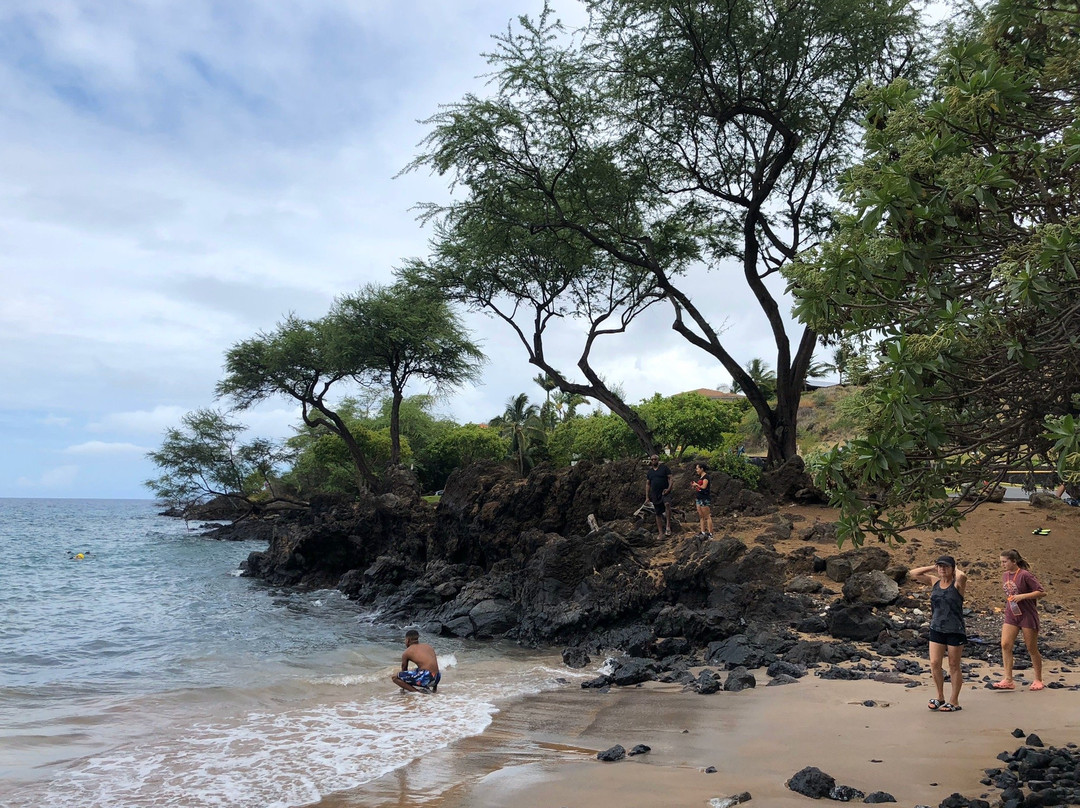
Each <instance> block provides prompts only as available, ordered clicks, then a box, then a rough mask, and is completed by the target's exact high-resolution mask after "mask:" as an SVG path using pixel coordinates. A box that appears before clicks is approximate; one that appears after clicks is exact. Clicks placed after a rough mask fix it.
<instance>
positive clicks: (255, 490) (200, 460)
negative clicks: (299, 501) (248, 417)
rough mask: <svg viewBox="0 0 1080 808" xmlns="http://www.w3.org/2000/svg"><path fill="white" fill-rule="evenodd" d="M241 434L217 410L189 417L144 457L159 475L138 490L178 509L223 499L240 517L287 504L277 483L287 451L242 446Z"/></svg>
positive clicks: (270, 445) (261, 443)
mask: <svg viewBox="0 0 1080 808" xmlns="http://www.w3.org/2000/svg"><path fill="white" fill-rule="evenodd" d="M246 431H247V427H246V426H244V425H243V424H238V423H236V422H234V421H230V420H229V419H228V418H227V417H226V416H225V415H223V414H222V413H221V412H218V411H217V410H210V409H202V410H195V411H194V412H189V413H188V414H187V415H185V416H184V417H183V418H181V419H180V426H179V427H170V428H169V429H167V430H166V431H165V440H164V441H163V442H162V444H161V448H159V449H157V450H156V451H153V452H149V453H147V457H148V458H150V460H151V461H153V463H154V465H155V466H157V467H158V468H159V469H161V470H162V472H163V473H162V474H161V476H160V477H157V478H155V479H153V480H147V481H146V482H145V483H144V485H145V486H146V487H147V488H149V489H150V490H151V491H153V493H154V496H156V497H157V498H158V499H160V500H162V501H163V502H168V503H170V504H172V505H174V506H176V507H180V508H187V507H189V506H191V505H196V504H199V503H202V502H206V501H208V500H210V499H214V498H217V497H225V498H227V499H229V500H231V501H232V502H233V503H235V504H236V506H237V509H238V510H240V511H241V512H242V513H243V514H244V515H245V516H246V515H247V514H249V513H251V512H252V511H254V510H256V509H257V508H258V507H260V506H261V505H263V504H266V503H268V502H278V501H288V502H293V500H291V499H290V498H288V497H286V496H284V495H283V493H282V492H281V491H280V486H279V485H278V482H277V471H278V469H280V468H281V467H282V466H283V465H284V464H285V463H287V462H288V461H289V460H290V459H291V457H292V452H291V451H290V450H289V449H288V448H284V447H282V446H280V445H278V444H277V443H275V442H273V441H269V440H266V439H263V438H256V439H254V440H251V441H248V442H247V443H242V442H241V441H240V437H241V435H243V433H244V432H246Z"/></svg>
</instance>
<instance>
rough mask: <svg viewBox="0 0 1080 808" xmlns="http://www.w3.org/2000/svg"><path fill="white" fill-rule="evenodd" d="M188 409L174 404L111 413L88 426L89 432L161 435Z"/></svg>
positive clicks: (177, 421)
mask: <svg viewBox="0 0 1080 808" xmlns="http://www.w3.org/2000/svg"><path fill="white" fill-rule="evenodd" d="M188 412H189V410H188V409H186V408H184V407H181V406H177V405H174V404H162V405H159V406H157V407H154V408H153V409H152V410H136V411H134V412H113V413H109V414H108V415H106V416H104V417H103V418H101V419H100V420H98V421H95V422H94V423H92V424H90V425H89V426H88V427H87V429H89V430H90V431H91V432H135V433H139V434H144V435H145V434H161V433H163V432H164V431H165V430H166V429H167V428H168V427H171V426H176V425H178V424H179V423H180V419H181V418H182V417H184V416H185V415H186V414H187V413H188Z"/></svg>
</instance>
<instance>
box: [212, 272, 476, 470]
mask: <svg viewBox="0 0 1080 808" xmlns="http://www.w3.org/2000/svg"><path fill="white" fill-rule="evenodd" d="M482 359H483V354H482V353H481V352H480V349H479V348H477V346H476V345H474V344H473V343H472V342H471V341H470V340H469V339H468V336H467V333H466V332H465V330H464V329H463V327H462V325H461V323H460V321H459V320H458V318H457V317H456V315H455V314H454V313H453V312H452V311H451V309H450V308H449V306H448V304H447V302H446V300H445V299H444V298H441V297H439V296H437V295H436V294H434V293H433V291H432V290H430V289H428V288H423V289H421V288H416V287H412V286H409V285H407V284H396V285H394V286H377V285H368V286H365V287H363V288H362V289H361V290H360V291H359V292H357V293H356V294H354V295H348V296H345V297H342V298H340V299H339V300H338V301H337V302H336V303H335V305H334V307H333V310H332V311H331V312H330V313H329V314H328V315H327V316H325V317H323V318H321V319H320V320H316V321H306V320H302V319H300V318H297V317H295V316H290V317H288V318H286V319H285V321H284V322H282V323H281V324H279V325H278V327H277V328H276V329H275V330H274V331H271V332H269V333H260V334H259V335H257V336H256V337H254V338H252V339H249V340H244V341H242V342H239V343H237V344H236V345H234V346H233V347H232V348H231V349H230V350H229V351H228V352H227V353H226V356H225V370H226V375H225V378H224V379H222V381H221V382H220V383H219V384H218V387H217V391H218V395H220V396H228V397H229V398H231V399H232V400H233V401H234V402H235V403H236V406H237V407H238V408H239V409H246V408H248V407H250V406H252V405H254V404H256V403H257V402H260V401H263V400H265V399H268V398H271V397H273V396H284V397H286V398H290V399H293V400H294V401H297V402H298V403H299V404H300V407H301V415H302V417H303V421H304V424H305V425H306V426H308V427H311V428H322V429H325V430H327V431H328V432H330V433H332V434H334V435H337V436H338V437H339V438H341V440H342V441H344V443H345V446H346V448H347V449H348V452H349V456H350V457H351V458H352V461H353V463H354V465H355V466H356V470H357V484H358V486H359V487H360V488H361V489H366V488H372V487H375V486H376V485H377V483H378V477H377V475H376V474H375V471H374V470H373V469H372V467H371V463H370V460H369V458H368V454H367V453H366V452H365V450H364V447H363V445H362V442H361V441H360V440H358V438H357V436H356V435H355V434H354V429H353V428H351V427H350V425H349V421H348V419H347V418H345V417H344V416H343V414H342V413H340V412H339V411H338V408H337V404H336V403H335V401H339V400H340V397H341V392H342V391H341V389H340V388H341V387H342V385H344V384H347V383H351V384H354V385H360V386H362V387H367V388H378V389H382V390H385V389H388V390H389V391H390V397H391V406H390V441H391V448H390V462H391V463H392V464H397V463H398V462H400V459H401V429H400V409H401V402H402V400H403V398H404V390H405V386H406V385H407V384H408V383H409V382H410V381H411V380H413V379H422V380H423V381H425V382H427V383H428V384H429V385H430V386H431V387H432V388H433V389H434V390H435V391H437V392H442V391H445V390H447V389H449V388H452V387H454V386H456V385H458V384H462V383H464V382H465V381H467V380H469V379H472V378H474V377H475V375H476V373H477V372H478V368H479V364H480V362H481V361H482ZM335 397H336V398H335Z"/></svg>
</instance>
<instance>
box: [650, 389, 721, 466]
mask: <svg viewBox="0 0 1080 808" xmlns="http://www.w3.org/2000/svg"><path fill="white" fill-rule="evenodd" d="M638 410H639V411H640V412H641V414H642V416H643V417H644V418H645V420H646V421H647V422H648V423H649V424H650V426H652V429H653V434H655V435H656V439H657V441H658V442H659V443H660V444H661V445H662V446H664V447H667V448H668V450H669V451H671V452H673V453H675V452H677V453H678V456H679V457H682V456H683V453H684V452H685V451H686V450H687V449H688V448H690V447H691V446H693V447H695V448H697V449H704V450H706V451H709V450H712V449H718V448H720V447H721V446H723V445H724V442H725V440H726V439H727V438H728V436H730V435H731V434H732V433H733V432H734V431H735V428H736V427H737V426H738V424H739V421H740V420H741V418H742V413H743V408H740V407H739V406H738V405H735V404H731V403H728V402H724V401H716V400H714V399H710V398H706V397H705V396H703V395H701V394H699V393H680V394H678V395H675V396H671V397H669V398H664V397H663V396H661V395H660V394H659V393H657V394H656V395H654V396H653V397H652V398H650V399H647V400H645V401H643V402H641V404H640V405H638Z"/></svg>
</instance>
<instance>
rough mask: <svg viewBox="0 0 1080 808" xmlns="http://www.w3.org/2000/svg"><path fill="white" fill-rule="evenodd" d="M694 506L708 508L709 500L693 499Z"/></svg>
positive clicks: (706, 498)
mask: <svg viewBox="0 0 1080 808" xmlns="http://www.w3.org/2000/svg"><path fill="white" fill-rule="evenodd" d="M694 504H695V505H697V506H698V507H699V508H708V507H709V498H708V497H695V498H694Z"/></svg>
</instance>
